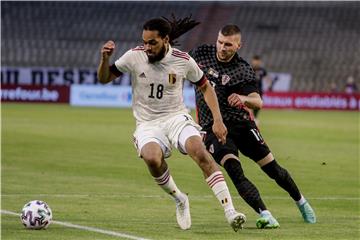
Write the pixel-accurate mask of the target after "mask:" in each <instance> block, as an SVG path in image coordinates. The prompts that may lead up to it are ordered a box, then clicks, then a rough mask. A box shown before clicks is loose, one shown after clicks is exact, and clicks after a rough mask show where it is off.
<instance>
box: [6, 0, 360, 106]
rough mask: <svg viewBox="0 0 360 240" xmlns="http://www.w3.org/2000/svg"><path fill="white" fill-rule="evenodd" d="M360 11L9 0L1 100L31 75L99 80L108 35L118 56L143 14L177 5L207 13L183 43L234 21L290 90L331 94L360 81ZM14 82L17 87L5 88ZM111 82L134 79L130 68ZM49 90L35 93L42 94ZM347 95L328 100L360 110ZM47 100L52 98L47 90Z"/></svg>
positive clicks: (209, 39)
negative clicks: (287, 79) (101, 54)
mask: <svg viewBox="0 0 360 240" xmlns="http://www.w3.org/2000/svg"><path fill="white" fill-rule="evenodd" d="M359 12H360V3H359V2H266V1H265V2H172V1H162V2H151V1H149V2H83V1H80V2H12V1H11V2H7V1H2V2H1V14H2V16H1V20H2V21H1V33H2V34H1V65H2V70H1V83H2V85H3V89H4V90H5V91H3V94H2V99H3V101H22V100H21V99H26V96H18V97H17V98H16V97H14V96H15V95H16V94H17V95H20V92H21V91H20V90H19V89H18V91H17V92H16V91H15V89H16V88H18V87H16V86H19V85H21V84H24V83H25V85H45V86H49V85H56V86H58V85H67V86H68V85H71V84H97V79H96V67H97V64H98V61H99V52H100V47H101V45H102V44H103V43H104V42H105V41H107V40H109V39H112V40H114V41H115V42H116V44H117V50H116V53H115V54H114V58H113V60H115V59H116V58H117V57H119V56H121V54H123V53H124V52H125V51H126V50H128V49H130V48H132V47H135V46H137V45H139V44H141V43H142V42H141V28H142V24H143V22H144V21H146V20H147V19H149V18H153V17H160V16H165V17H170V16H171V14H172V13H174V14H175V15H176V16H177V17H186V16H189V15H190V14H191V15H192V16H193V18H194V19H196V20H198V21H200V22H201V24H200V25H199V26H197V27H196V28H195V29H194V30H192V31H190V32H189V33H187V34H185V35H184V36H182V37H181V38H180V40H179V42H180V44H181V46H180V47H179V48H180V49H182V50H184V51H188V50H190V49H191V48H192V47H195V46H197V45H199V44H202V43H214V42H215V39H216V36H217V32H218V30H219V29H220V28H221V26H223V25H224V24H227V23H235V24H238V25H239V26H240V28H241V29H242V32H243V43H244V45H243V48H242V49H241V50H240V55H241V56H242V57H243V58H244V59H245V60H247V61H250V59H251V57H252V56H253V55H254V54H258V55H261V56H262V58H263V61H264V63H265V67H266V69H267V70H268V71H269V72H274V73H280V74H283V75H284V76H290V78H291V81H290V82H288V84H289V85H288V86H286V87H285V91H291V92H298V93H299V92H307V93H309V92H325V93H329V92H330V84H331V83H335V84H336V88H337V89H336V90H335V91H337V92H338V93H343V92H344V88H345V84H346V81H347V79H348V78H349V77H352V78H353V79H354V80H355V83H356V84H357V85H358V86H359V77H360V58H359V57H358V56H360V41H359V39H360V31H359V28H358V22H360V15H359ZM34 72H35V73H34ZM9 84H10V85H12V86H10V87H9V89H10V90H12V92H9V91H6V89H7V87H8V86H7V85H9ZM113 84H119V85H129V77H128V75H125V76H124V77H123V78H122V79H117V80H116V81H114V83H113ZM41 91H42V92H40V93H37V94H44V93H43V91H44V90H43V89H42V90H41ZM45 91H46V90H45ZM127 91H128V90H127ZM275 91H276V89H275ZM281 91H284V90H281ZM331 91H333V90H331ZM50 93H51V92H50ZM21 94H22V95H23V94H24V92H21ZM25 94H26V93H25ZM29 94H30V93H29ZM34 94H36V93H34ZM45 94H46V93H45ZM65 95H66V94H65ZM306 96H308V97H309V99H306V100H305V101H308V102H309V103H307V105H308V106H307V108H311V107H309V105H311V104H312V105H314V104H313V103H314V101H317V103H318V105H319V106H320V107H321V106H322V105H324V104H325V105H326V103H323V102H324V101H325V102H326V101H329V96H328V95H325V97H326V99H318V95H317V96H315V99H314V95H306ZM29 98H30V97H29ZM48 98H50V99H51V96H49V97H48ZM63 98H64V99H63V100H56V101H65V102H66V101H70V100H68V96H65V97H63ZM121 98H125V99H127V98H128V97H124V96H122V97H121ZM340 98H341V99H340V100H339V99H337V98H336V99H335V98H333V99H330V101H332V106H335V108H340V109H345V108H349V107H345V108H344V107H341V106H343V105H344V104H341V101H345V102H346V101H348V103H347V105H351V106H352V107H351V108H352V109H359V107H358V105H360V104H358V101H359V97H358V96H355V98H352V99H349V98H348V96H344V95H340ZM30 99H31V98H30ZM265 100H266V101H265V102H266V104H265V106H268V105H269V104H268V102H269V103H270V104H273V103H275V104H276V101H277V102H279V101H281V102H286V98H285V99H284V98H280V99H267V98H265ZM268 100H269V101H268ZM270 100H272V101H270ZM30 101H31V100H30ZM39 101H40V102H41V101H46V97H45V100H44V99H42V100H39ZM319 101H322V102H319ZM350 102H351V103H350ZM127 104H130V102H128V103H127ZM332 106H330V107H323V108H332ZM339 106H340V107H339ZM278 107H279V106H278ZM280 107H281V106H280ZM285 107H286V106H285ZM290 107H293V106H290Z"/></svg>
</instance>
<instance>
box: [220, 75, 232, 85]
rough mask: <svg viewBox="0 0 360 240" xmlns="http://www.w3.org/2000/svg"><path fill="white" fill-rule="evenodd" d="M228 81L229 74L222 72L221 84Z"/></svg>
mask: <svg viewBox="0 0 360 240" xmlns="http://www.w3.org/2000/svg"><path fill="white" fill-rule="evenodd" d="M229 81H230V77H229V75H226V74H224V75H222V76H221V83H222V85H226V84H227V83H228V82H229Z"/></svg>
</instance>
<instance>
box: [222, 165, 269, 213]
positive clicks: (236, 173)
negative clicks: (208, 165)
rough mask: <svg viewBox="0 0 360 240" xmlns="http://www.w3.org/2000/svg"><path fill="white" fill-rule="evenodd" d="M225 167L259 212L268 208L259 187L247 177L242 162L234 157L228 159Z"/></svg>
mask: <svg viewBox="0 0 360 240" xmlns="http://www.w3.org/2000/svg"><path fill="white" fill-rule="evenodd" d="M224 168H225V170H226V172H227V173H228V175H229V177H230V178H231V180H232V182H233V183H234V185H235V187H236V189H237V191H238V193H239V195H240V196H241V197H242V198H243V199H244V200H245V202H246V203H247V204H249V205H250V206H251V207H252V208H253V209H254V210H255V212H257V213H260V212H261V211H262V210H266V206H265V204H264V202H263V201H262V199H261V197H260V193H259V191H258V189H257V188H256V187H255V185H254V184H253V183H252V182H250V181H249V180H248V179H247V178H246V177H245V175H244V172H243V169H242V167H241V164H240V162H239V161H238V160H237V159H234V158H231V159H227V160H226V161H225V163H224Z"/></svg>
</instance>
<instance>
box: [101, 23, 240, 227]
mask: <svg viewBox="0 0 360 240" xmlns="http://www.w3.org/2000/svg"><path fill="white" fill-rule="evenodd" d="M174 28H176V25H172V26H171V25H170V24H169V23H168V22H167V21H165V20H164V19H151V20H149V21H147V22H146V23H145V24H144V26H143V33H142V38H143V43H144V44H143V46H138V47H136V48H133V49H130V50H129V51H127V52H126V53H125V54H124V55H122V56H121V57H120V58H119V59H118V60H116V61H115V64H112V65H111V66H110V65H109V58H110V56H111V55H112V53H113V51H114V49H115V43H114V42H113V41H108V42H106V43H105V44H104V45H103V47H102V49H101V61H100V64H99V67H98V78H99V80H100V82H101V83H108V82H110V81H112V80H114V79H115V78H117V77H118V76H120V74H121V73H123V72H129V73H130V74H131V78H132V93H133V98H132V108H133V114H134V117H135V119H136V130H135V133H134V141H135V145H136V148H137V150H138V153H139V156H140V157H141V158H142V159H143V160H144V161H145V163H146V165H147V167H148V169H149V171H150V174H151V175H152V176H153V177H154V179H155V182H156V183H157V184H158V185H159V186H160V187H161V188H162V189H163V190H164V191H165V192H167V193H168V194H169V195H170V196H171V197H172V198H173V199H174V200H175V203H176V219H177V222H178V224H179V226H180V228H181V229H184V230H186V229H189V228H190V227H191V216H190V206H189V199H188V197H187V195H186V194H184V193H182V192H181V191H180V190H179V188H178V187H177V186H176V184H175V181H174V179H173V178H172V176H171V174H170V172H169V168H168V165H167V163H166V161H165V158H167V157H169V156H170V154H171V149H172V146H173V147H175V148H177V149H178V150H179V151H180V152H182V153H184V154H188V155H189V156H190V157H191V158H192V159H193V160H194V161H195V162H196V163H197V164H198V165H199V167H200V168H201V170H202V171H203V174H204V176H205V178H206V182H207V183H208V185H209V187H210V188H211V189H212V190H213V192H214V194H215V196H216V197H217V199H218V200H219V201H220V203H221V205H222V207H223V208H224V212H225V217H226V219H227V221H228V223H229V224H230V225H231V227H232V228H233V229H234V231H237V230H238V229H240V228H242V225H243V223H244V222H245V220H246V218H245V215H244V214H242V213H238V212H237V211H236V210H235V209H234V206H233V203H232V199H231V196H230V193H229V190H228V187H227V185H226V182H225V180H224V177H223V174H222V172H221V171H220V170H219V168H218V166H217V165H216V163H215V161H214V160H213V159H212V157H211V155H210V154H209V153H208V152H207V150H206V148H205V146H204V144H203V142H202V139H201V136H200V132H199V130H200V126H199V125H197V124H196V123H195V122H194V121H193V119H192V117H191V116H190V115H189V114H188V113H187V109H186V107H185V105H184V103H183V96H182V90H183V81H184V80H185V79H188V80H189V81H191V82H192V83H193V84H195V85H196V86H197V87H198V88H199V89H201V91H202V93H203V94H204V98H205V100H206V103H207V104H208V106H209V108H210V109H211V112H212V115H213V119H214V123H213V127H212V128H213V131H214V133H215V135H216V136H217V137H218V139H219V141H220V142H223V143H224V142H225V141H226V134H227V129H226V127H225V125H224V124H223V121H222V117H221V114H220V110H219V106H218V100H217V97H216V94H215V92H214V89H213V88H212V87H211V85H210V83H209V81H208V80H207V79H206V76H205V74H204V73H203V72H202V71H201V70H200V68H199V67H198V66H197V64H196V63H195V61H194V59H193V58H191V57H190V56H189V55H188V54H187V53H185V52H182V51H180V50H178V49H176V48H173V47H171V45H170V43H171V42H172V40H174V39H170V36H173V35H172V34H171V33H172V31H174V30H176V29H174ZM177 30H178V29H177ZM185 31H186V30H185ZM180 35H181V34H180Z"/></svg>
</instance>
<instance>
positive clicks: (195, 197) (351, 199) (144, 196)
mask: <svg viewBox="0 0 360 240" xmlns="http://www.w3.org/2000/svg"><path fill="white" fill-rule="evenodd" d="M2 196H3V197H16V196H33V197H59V198H77V197H89V196H96V197H101V198H132V199H133V198H155V199H160V198H166V197H167V196H166V195H160V194H159V195H126V194H121V195H118V194H105V195H104V194H101V195H99V194H26V193H21V194H2ZM189 197H190V198H191V199H195V200H199V199H200V200H201V199H209V198H214V196H213V195H192V194H189ZM233 198H235V199H237V198H239V199H240V198H241V197H239V196H233ZM262 198H263V199H269V200H286V199H290V197H280V196H262ZM306 199H308V200H320V201H329V200H332V201H339V200H345V201H359V200H360V197H332V196H324V197H307V198H306Z"/></svg>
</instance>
